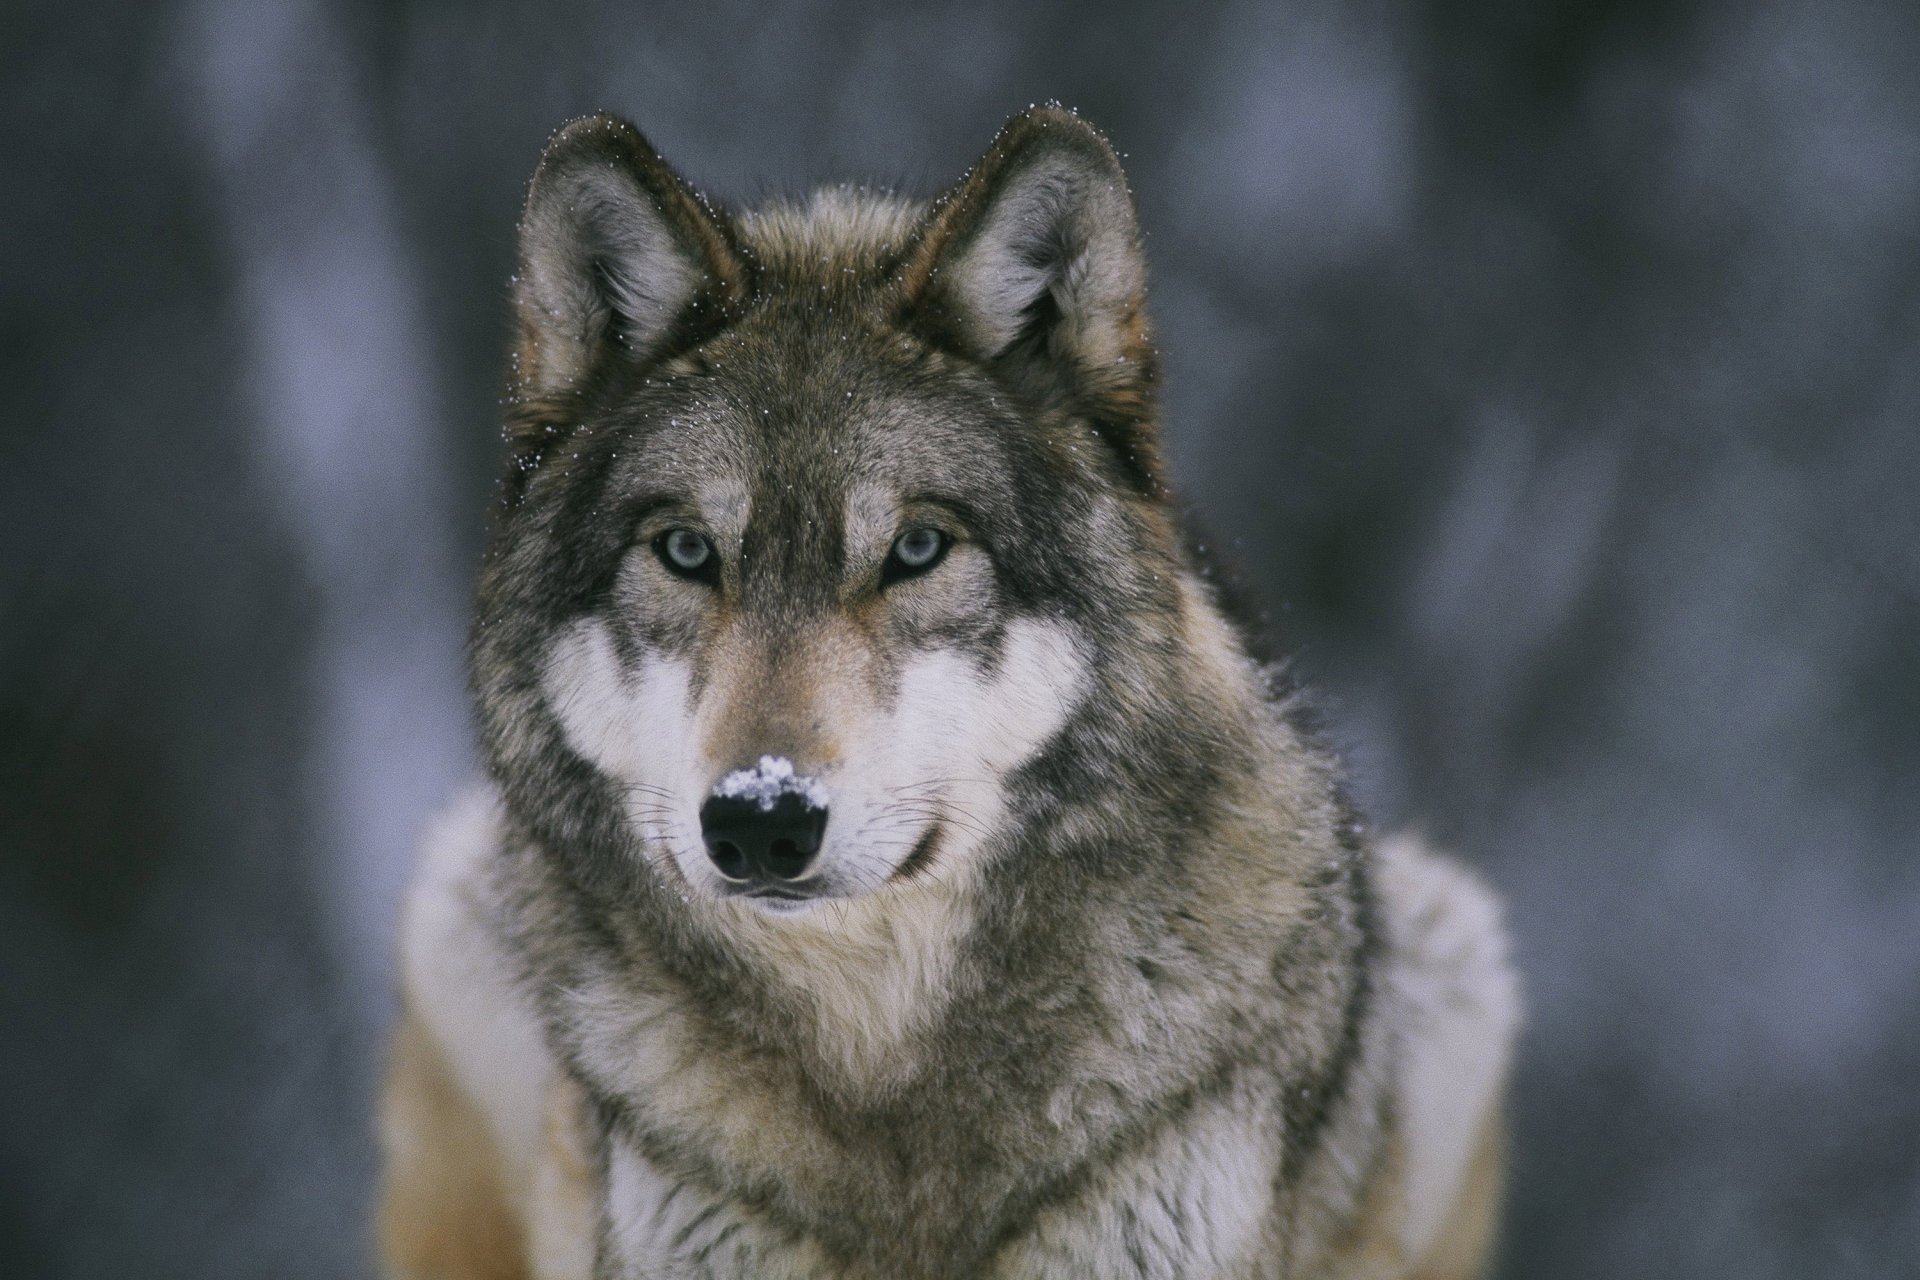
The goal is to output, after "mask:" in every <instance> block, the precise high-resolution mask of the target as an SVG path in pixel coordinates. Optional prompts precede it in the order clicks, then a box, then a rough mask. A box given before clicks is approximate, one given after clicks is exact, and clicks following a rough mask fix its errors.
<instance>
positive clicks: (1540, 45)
mask: <svg viewBox="0 0 1920 1280" xmlns="http://www.w3.org/2000/svg"><path fill="white" fill-rule="evenodd" d="M1916 67H1920V8H1915V7H1914V6H1911V5H1904V4H1897V3H1884V2H1880V3H1876V2H1872V0H1826V2H1825V3H1818V4H1816V3H1805V4H1800V5H1785V4H1775V3H1766V2H1765V0H1759V2H1755V0H1726V2H1724V3H1716V2H1712V0H1638V2H1634V0H1627V2H1623V3H1614V4H1605V3H1593V2H1582V0H1491V2H1484V3H1474V4H1468V3H1440V2H1438V0H1429V2H1424V3H1422V2H1418V0H1380V2H1367V0H1358V2H1356V0H1347V2H1345V3H1331V2H1327V3H1322V2H1319V0H1308V2H1303V3H1226V4H1192V5H1172V4H1163V5H1148V4H1139V3H1120V4H1115V3H1112V2H1111V0H1109V2H1107V3H1099V4H1094V3H1083V4H1055V5H1037V4H1031V3H1017V2H1015V0H1003V2H1002V3H998V4H994V5H990V6H987V7H985V8H982V9H973V8H967V9H962V8H950V7H942V6H938V5H913V6H906V5H901V4H872V3H863V2H861V0H841V2H839V3H834V4H829V5H800V4H759V5H754V6H750V7H742V6H736V5H731V4H726V3H701V4H686V5H680V6H672V7H668V6H657V7H648V6H641V5H622V4H610V3H554V4H547V5H541V6H524V7H519V8H513V9H509V8H506V7H504V6H495V5H480V4H460V5H454V4H446V3H378V4H374V3H360V2H356V0H334V2H329V0H308V2H307V3H295V4H287V5H267V4H259V3H252V2H251V0H204V2H198V0H196V2H194V3H174V2H156V3H149V4H142V5H123V6H120V11H119V12H117V13H109V12H106V11H103V10H97V9H94V8H92V7H90V6H77V5H61V6H56V5H51V4H37V3H23V0H11V3H8V4H7V5H6V6H5V7H4V9H0V104H4V116H3V118H4V120H5V122H6V124H5V129H4V133H3V134H0V172H3V173H4V180H3V181H0V472H3V473H4V476H5V493H6V497H5V500H4V502H0V1273H4V1274H5V1275H8V1276H21V1277H26V1276H60V1277H67V1276H72V1277H126V1276H141V1277H156V1278H158V1277H175V1276H178V1277H195V1278H198V1280H210V1278H225V1277H243V1276H244V1277H258V1276H273V1277H285V1278H288V1280H294V1278H300V1277H309V1276H311V1277H340V1276H366V1275H370V1274H371V1261H370V1253H369V1250H368V1247H367V1237H368V1232H367V1229H366V1226H365V1220H366V1215H367V1207H368V1200H369V1194H370V1188H371V1186H372V1182H373V1178H374V1175H375V1167H376V1166H375V1152H374V1149H373V1145H372V1139H371V1136H370V1119H369V1113H370V1102H371V1098H372V1096H373V1089H374V1081H375V1078H376V1074H377V1070H378V1063H379V1055H380V1049H379V1044H380V1037H381V1035H382V1029H383V1026H384V1024H385V1023H386V1020H387V1018H388V1016H389V1013H390V1011H391V1008H392V997H391V990H390V984H391V978H392V969H393V965H392V962H391V958H390V951H391V934H392V922H393V915H394V909H395V904H396V902H397V900H398V895H399V893H400V890H401V887H402V885H403V883H404V881H405V878H406V872H407V866H408V860H409V856H410V849H411V846H412V844H413V841H414V838H415V835H416V833H417V832H418V830H419V828H420V826H421V824H422V822H423V821H424V820H425V819H426V818H427V816H428V815H429V814H430V813H431V812H432V811H433V810H434V808H435V807H436V806H437V805H438V804H440V803H441V802H442V801H443V800H444V799H445V798H446V797H447V796H448V795H449V793H450V792H451V791H452V790H453V789H455V788H456V787H457V786H458V785H459V784H460V783H461V781H462V780H463V779H464V778H466V777H468V776H469V775H470V774H471V773H472V770H473V763H472V761H473V756H472V749H471V744H470V740H469V730H468V722H467V713H466V707H465V695H464V690H463V683H462V682H463V675H462V669H461V656H460V653H461V643H462V635H463V627H464V616H465V609H466V601H467V596H468V591H469V586H470V581H471V578H472V575H473V572H474V569H475V566H476V562H477V556H478V551H479V547H480V543H481V539H482V536H483V533H484V530H485V519H486V512H487V508H488V503H489V500H490V496H491V485H492V480H493V471H494V466H495V462H496V447H497V436H496V404H495V397H496V394H497V391H498V387H499V369H500V364H501V359H502V356H503V353H504V351H505V348H506V337H507V327H506V295H505V289H506V280H507V275H508V272H509V270H510V263H511V255H512V244H513V222H514V217H515V215H516V213H517V209H518V204H519V201H520V198H521V194H522V191H523V184H524V182H525V180H526V177H527V175H528V174H529V173H530V172H531V169H532V166H533V163H534V160H535V158H536V156H537V155H538V153H539V149H540V146H541V144H542V142H543V141H544V139H545V138H546V136H547V134H548V132H549V131H550V130H551V129H552V128H554V127H555V126H556V125H558V124H559V123H560V122H561V121H563V120H564V119H566V118H568V117H570V116H573V115H577V114H580V113H582V112H585V111H588V110H591V109H595V108H602V107H605V108H610V109H613V110H616V111H620V112H622V113H624V114H627V115H629V116H631V117H632V118H633V119H635V120H636V121H638V122H639V123H640V124H641V126H642V127H643V128H644V129H645V130H646V131H647V132H648V133H649V134H650V135H651V137H652V138H653V140H654V141H655V143H656V144H657V145H658V146H659V147H660V149H661V150H662V151H663V152H664V153H665V154H666V155H667V156H668V157H669V158H670V159H671V160H672V161H673V162H674V163H676V164H677V165H678V166H679V167H680V168H681V169H682V170H683V171H684V172H686V173H687V174H688V175H689V176H690V177H692V178H693V179H694V180H695V181H696V182H697V183H699V184H700V185H702V186H703V187H704V188H705V189H706V190H708V191H709V192H710V193H712V194H714V195H715V196H717V197H720V198H722V199H725V200H728V201H734V202H739V201H750V200H753V199H756V198H758V197H760V196H762V195H764V194H767V193H769V192H778V191H788V190H796V189H803V188H805V187H807V186H809V185H810V184H814V183H818V182H824V181H829V180H838V179H842V178H849V177H852V178H863V179H870V180H874V181H877V182H881V183H889V184H901V185H904V186H907V187H909V188H913V189H918V190H921V191H925V192H928V193H931V192H933V191H935V190H938V189H939V188H940V187H942V186H944V185H945V184H946V183H948V182H949V181H951V180H953V179H954V178H956V177H957V176H958V175H959V173H960V172H961V171H962V170H963V169H964V168H965V166H967V165H968V164H969V163H970V162H971V161H972V159H973V158H974V157H975V155H976V154H977V153H978V152H979V151H980V150H982V149H983V148H984V146H985V145H986V142H987V140H988V138H989V136H990V135H991V134H992V132H993V131H994V129H995V128H996V127H997V126H998V125H999V123H1000V122H1001V120H1002V119H1003V118H1004V117H1005V116H1006V115H1008V114H1009V113H1010V112H1011V111H1013V110H1014V109H1016V108H1018V107H1021V106H1024V105H1025V104H1027V103H1029V102H1032V101H1038V100H1044V99H1048V98H1055V97H1057V98H1059V99H1062V100H1064V101H1065V102H1067V103H1068V104H1069V105H1072V106H1075V107H1078V108H1079V109H1081V110H1082V112H1083V113H1085V114H1086V115H1088V116H1089V117H1091V118H1092V119H1093V120H1094V121H1096V122H1097V123H1099V124H1100V125H1102V126H1103V127H1104V128H1105V129H1107V130H1108V131H1109V132H1110V134H1111V136H1112V137H1113V139H1114V141H1115V143H1116V145H1117V146H1118V147H1119V148H1120V149H1121V150H1122V151H1123V152H1124V153H1125V155H1126V158H1127V163H1128V166H1129V169H1130V172H1131V174H1132V177H1133V181H1134V186H1135V189H1136V192H1137V195H1138V199H1139V205H1140V214H1141V218H1142V220H1143V222H1144V225H1145V228H1146V234H1147V241H1148V247H1149V252H1150V255H1151V260H1152V266H1153V292H1152V302H1153V309H1154V313H1155V316H1156V319H1157V322H1158V326H1159V335H1160V342H1161V346H1162V348H1163V350H1164V353H1165V367H1166V378H1165V396H1166V418H1167V423H1168V427H1167V430H1168V434H1169V438H1170V442H1171V451H1172V455H1173V457H1174V460H1175V466H1176V470H1177V475H1178V477H1179V479H1180V481H1181V483H1182V487H1183V492H1184V496H1185V498H1186V499H1187V500H1188V501H1189V502H1190V503H1191V505H1192V506H1193V507H1194V509H1195V511H1196V512H1197V513H1198V514H1199V515H1200V516H1201V517H1202V518H1203V519H1204V521H1205V522H1206V524H1207V525H1208V526H1209V528H1210V529H1211V530H1212V531H1213V533H1214V534H1215V535H1216V536H1217V537H1218V538H1219V539H1220V540H1221V541H1222V542H1223V543H1225V544H1227V545H1229V546H1230V547H1231V548H1232V553H1233V556H1234V558H1236V559H1237V560H1238V562H1239V564H1240V565H1241V566H1242V568H1243V570H1244V573H1245V576H1246V578H1247V580H1248V582H1249V583H1250V584H1251V585H1252V586H1253V587H1254V588H1255V589H1256V590H1257V591H1258V593H1259V594H1260V596H1261V597H1262V598H1263V599H1264V600H1265V601H1266V602H1267V605H1268V607H1269V611H1270V614H1271V620H1272V622H1273V624H1274V626H1275V628H1276V630H1277V631H1278V632H1279V634H1280V637H1281V641H1282V643H1283V645H1284V646H1285V647H1286V648H1288V649H1289V650H1291V651H1292V652H1294V653H1295V654H1296V655H1297V661H1298V663H1299V665H1300V667H1301V668H1302V669H1304V670H1305V671H1306V672H1307V673H1308V675H1309V676H1310V677H1311V678H1312V679H1314V680H1315V681H1316V682H1317V683H1319V684H1320V685H1321V686H1322V687H1323V688H1324V689H1325V690H1327V691H1328V693H1329V694H1330V696H1331V698H1332V699H1333V701H1334V704H1335V706H1336V708H1337V712H1338V721H1339V724H1340V725H1341V732H1342V736H1343V738H1344V740H1345V741H1346V742H1347V744H1348V746H1349V748H1350V751H1351V755H1352V759H1353V763H1354V767H1355V769H1356V771H1357V773H1358V775H1359V778H1360V783H1361V790H1362V793H1363V795H1364V796H1365V797H1366V799H1367V801H1368V803H1369V805H1370V807H1371V809H1372V811H1373V812H1374V814H1375V815H1376V816H1377V817H1378V818H1379V819H1380V820H1381V821H1382V822H1383V823H1388V824H1395V823H1414V824H1418V825H1420V826H1422V827H1424V828H1425V829H1426V830H1427V831H1428V832H1430V833H1431V834H1432V835H1434V836H1436V837H1438V838H1439V839H1441V840H1444V841H1445V842H1447V843H1449V844H1452V845H1454V846H1455V847H1457V848H1459V849H1460V850H1462V851H1463V852H1464V853H1465V855H1466V856H1467V857H1468V858H1469V859H1470V860H1471V861H1473V862H1474V863H1475V864H1476V865H1477V866H1479V867H1481V868H1482V869H1484V871H1485V872H1486V873H1487V874H1488V875H1489V876H1490V877H1491V878H1492V879H1493V880H1494V881H1495V882H1496V883H1498V884H1499V885H1500V886H1501V888H1502V889H1503V890H1504V891H1505V893H1506V895H1507V897H1508V900H1509V902H1510V914H1511V920H1512V925H1513V928H1514V931H1515V934H1516V937H1517V947H1518V952H1519V959H1520V963H1521V966H1522V968H1523V970H1524V972H1525V975H1526V980H1527V986H1528V989H1529V996H1530V1000H1529V1003H1530V1007H1531V1018H1530V1023H1529V1026H1528V1030H1527V1032H1526V1036H1525V1040H1524V1043H1523V1046H1522V1052H1521V1056H1520V1061H1519V1068H1518V1081H1517V1123H1516V1136H1515V1154H1514V1164H1513V1169H1514V1177H1513V1187H1512V1198H1511V1213H1510V1217H1509V1221H1508V1226H1507V1234H1506V1244H1505V1252H1504V1259H1505V1261H1504V1265H1503V1270H1502V1272H1501V1274H1502V1275H1503V1276H1505V1277H1553V1278H1555V1280H1591V1278H1598V1277H1621V1278H1624V1277H1636V1278H1637V1277H1644V1276H1655V1275H1658V1276H1712V1277H1718V1276H1727V1277H1740V1278H1742V1280H1769V1278H1772V1277H1783V1278H1784V1277H1792V1278H1794V1280H1804V1278H1805V1277H1810V1276H1820V1277H1875V1278H1876V1280H1877V1278H1882V1277H1891V1276H1896V1275H1916V1274H1920V865H1917V860H1916V857H1915V854H1916V833H1920V75H1916V72H1915V68H1916Z"/></svg>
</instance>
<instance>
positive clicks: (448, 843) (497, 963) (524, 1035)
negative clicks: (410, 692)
mask: <svg viewBox="0 0 1920 1280" xmlns="http://www.w3.org/2000/svg"><path fill="white" fill-rule="evenodd" d="M499 821H500V818H499V806H498V801H497V800H496V799H495V797H494V795H493V792H492V789H491V788H479V789H475V790H474V791H472V792H470V793H468V794H467V795H465V796H462V797H461V798H460V799H459V800H458V801H456V802H455V803H454V804H453V805H452V806H450V807H449V808H448V809H447V811H446V812H445V813H443V814H442V815H441V816H440V818H439V819H438V820H437V821H436V822H435V824H434V825H433V827H432V829H431V830H430V831H429V832H428V833H427V837H426V840H425V841H424V847H423V849H422V856H421V867H420V872H419V875H418V876H417V877H416V878H415V880H414V884H413V888H412V890H411V891H410V892H409V894H408V896H407V903H406V908H405V917H404V920H403V922H402V924H401V938H402V951H401V957H400V963H401V980H402V982H403V983H404V985H405V989H406V992H407V1002H408V1005H409V1007H410V1008H411V1009H412V1010H413V1012H414V1014H415V1016H416V1017H418V1018H419V1019H420V1021H421V1022H422V1023H423V1024H424V1025H425V1027H426V1029H427V1031H428V1032H429V1033H430V1034H431V1035H432V1036H433V1038H434V1040H435V1041H436V1042H437V1043H438V1045H439V1047H440V1048H441V1050H442V1052H443V1055H444V1057H445V1060H446V1062H447V1063H448V1065H449V1067H450V1069H451V1070H452V1072H453V1074H454V1078H455V1083H456V1084H458V1085H459V1087H460V1090H461V1092H462V1093H464V1094H465V1095H466V1097H467V1098H468V1099H469V1100H470V1101H472V1102H473V1103H474V1105H475V1106H476V1107H478V1108H479V1109H480V1110H481V1112H482V1113H483V1114H484V1115H485V1116H486V1118H487V1122H488V1124H489V1126H490V1128H491V1130H492V1136H493V1139H494V1142H495V1144H496V1146H497V1147H498V1149H499V1151H500V1155H501V1158H502V1160H504V1161H505V1163H506V1166H507V1168H506V1173H507V1179H506V1181H507V1186H508V1188H509V1191H510V1193H511V1194H512V1195H514V1196H515V1197H516V1199H518V1198H520V1197H522V1196H524V1195H525V1193H526V1191H527V1189H528V1184H529V1179H530V1177H531V1171H532V1168H533V1165H534V1161H535V1157H536V1154H537V1153H538V1151H539V1147H540V1142H541V1115H542V1113H543V1105H542V1099H543V1096H544V1091H545V1089H546V1087H547V1083H548V1080H549V1076H550V1072H551V1071H552V1069H553V1067H552V1060H551V1058H550V1057H549V1055H548V1053H547V1048H546V1042H545V1040H544V1039H543V1037H542V1035H541V1031H540V1026H539V1023H538V1022H537V1021H536V1019H535V1018H534V1017H533V1015H532V1013H531V1011H529V1010H528V1009H527V1008H525V1007H524V1006H523V1004H522V1003H521V1000H520V997H519V993H518V992H517V991H516V990H515V989H514V985H513V969H512V964H511V962H510V961H509V960H508V958H507V955H506V953H505V951H504V950H503V949H502V947H501V944H500V941H499V939H498V937H497V935H496V933H495V931H494V928H493V925H492V922H491V920H490V919H489V913H488V910H487V906H486V902H485V897H484V879H485V865H486V860H487V859H488V858H489V857H491V856H492V853H493V851H494V849H495V848H496V847H497V842H498V840H499Z"/></svg>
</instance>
